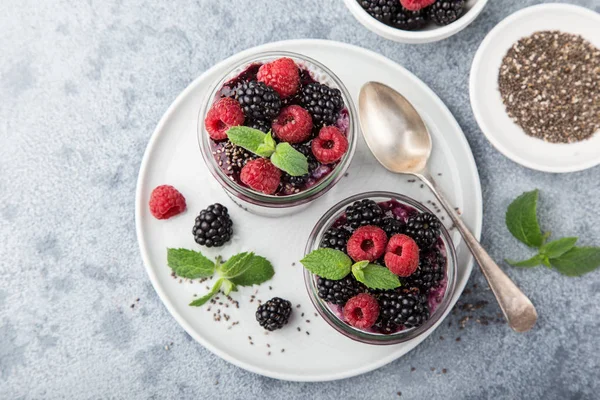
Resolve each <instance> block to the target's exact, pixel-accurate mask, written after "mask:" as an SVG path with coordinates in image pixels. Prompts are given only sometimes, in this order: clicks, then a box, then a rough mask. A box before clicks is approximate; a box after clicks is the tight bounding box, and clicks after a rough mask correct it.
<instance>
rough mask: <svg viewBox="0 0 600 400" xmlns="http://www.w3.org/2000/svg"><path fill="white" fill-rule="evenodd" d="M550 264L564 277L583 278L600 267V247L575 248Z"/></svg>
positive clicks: (552, 260)
mask: <svg viewBox="0 0 600 400" xmlns="http://www.w3.org/2000/svg"><path fill="white" fill-rule="evenodd" d="M550 263H551V264H552V266H553V267H554V268H556V269H557V270H558V272H560V273H561V274H563V275H567V276H581V275H583V274H585V273H588V272H590V271H593V270H595V269H596V268H598V267H600V247H573V248H572V249H571V250H569V251H567V252H566V253H564V254H563V255H561V256H560V257H557V258H554V259H551V260H550Z"/></svg>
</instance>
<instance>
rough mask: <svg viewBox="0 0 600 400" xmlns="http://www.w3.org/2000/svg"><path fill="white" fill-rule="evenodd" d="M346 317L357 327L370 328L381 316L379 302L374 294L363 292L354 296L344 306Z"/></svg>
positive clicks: (348, 321) (349, 322)
mask: <svg viewBox="0 0 600 400" xmlns="http://www.w3.org/2000/svg"><path fill="white" fill-rule="evenodd" d="M343 311H344V319H345V320H346V322H347V323H348V324H350V325H352V326H354V327H355V328H359V329H368V328H370V327H372V326H373V325H375V321H377V318H378V317H379V304H377V300H375V298H374V297H373V296H371V295H370V294H367V293H361V294H359V295H356V296H354V297H352V298H351V299H350V300H348V302H347V303H346V305H345V306H344V310H343Z"/></svg>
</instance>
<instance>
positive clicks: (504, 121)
mask: <svg viewBox="0 0 600 400" xmlns="http://www.w3.org/2000/svg"><path fill="white" fill-rule="evenodd" d="M542 30H560V31H563V32H568V33H573V34H579V35H581V36H583V37H584V38H585V39H587V40H588V41H590V42H591V43H592V44H594V45H595V46H596V47H600V33H599V32H600V14H598V13H596V12H594V11H591V10H589V9H587V8H583V7H579V6H573V5H568V4H541V5H537V6H533V7H529V8H525V9H523V10H520V11H517V12H516V13H514V14H512V15H510V16H509V17H507V18H506V19H504V20H503V21H502V22H500V23H499V24H498V25H496V27H495V28H494V29H492V30H491V31H490V33H488V35H487V36H486V38H485V39H484V40H483V42H481V45H480V46H479V49H478V50H477V53H476V54H475V58H474V59H473V65H472V67H471V77H470V93H471V107H472V108H473V113H474V114H475V118H476V119H477V122H478V123H479V127H480V128H481V130H482V131H483V133H484V134H485V135H486V136H487V138H488V140H489V141H490V142H491V143H492V145H493V146H494V147H496V149H498V150H499V151H500V152H501V153H502V154H504V155H505V156H506V157H508V158H510V159H511V160H513V161H514V162H516V163H519V164H521V165H524V166H525V167H528V168H531V169H536V170H539V171H545V172H573V171H580V170H583V169H587V168H591V167H594V166H596V165H598V164H600V132H597V133H596V134H595V135H594V136H592V137H591V138H590V139H588V140H584V141H581V142H577V143H569V144H563V143H560V144H557V143H548V142H545V141H543V140H541V139H536V138H534V137H531V136H528V135H527V134H525V132H523V130H522V129H521V127H519V126H518V125H517V124H516V123H514V122H513V121H512V120H511V119H510V118H509V116H508V114H507V113H506V109H505V108H504V104H502V98H501V96H500V91H499V89H498V72H499V71H500V65H501V64H502V59H503V58H504V56H505V55H506V53H507V52H508V50H509V49H510V47H511V46H512V45H513V44H514V43H515V42H516V41H518V40H519V39H521V38H522V37H526V36H529V35H531V34H532V33H534V32H537V31H542Z"/></svg>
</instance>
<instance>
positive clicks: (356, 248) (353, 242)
mask: <svg viewBox="0 0 600 400" xmlns="http://www.w3.org/2000/svg"><path fill="white" fill-rule="evenodd" d="M386 243H387V236H386V234H385V232H384V231H383V229H381V228H379V227H377V226H373V225H367V226H361V227H360V228H358V229H357V230H356V231H354V233H353V234H352V236H350V239H348V245H347V246H346V248H347V251H348V255H349V256H350V257H352V259H353V260H354V261H375V260H377V259H378V258H379V257H381V256H382V255H383V253H384V252H385V246H386Z"/></svg>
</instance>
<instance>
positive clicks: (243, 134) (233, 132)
mask: <svg viewBox="0 0 600 400" xmlns="http://www.w3.org/2000/svg"><path fill="white" fill-rule="evenodd" d="M267 136H268V137H269V138H270V139H269V138H267ZM227 137H228V138H229V141H231V143H233V144H235V145H236V146H240V147H243V148H244V149H246V150H248V151H250V152H252V153H254V154H257V155H259V156H261V157H270V156H271V154H273V152H274V151H275V141H274V140H273V138H272V137H270V135H267V134H266V133H263V132H261V131H259V130H258V129H253V128H249V127H247V126H233V127H231V128H229V129H228V130H227Z"/></svg>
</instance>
